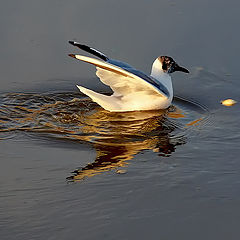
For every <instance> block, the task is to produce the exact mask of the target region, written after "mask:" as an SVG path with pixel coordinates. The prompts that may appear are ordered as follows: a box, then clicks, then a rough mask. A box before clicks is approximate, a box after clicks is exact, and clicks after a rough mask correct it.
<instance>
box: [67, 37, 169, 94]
mask: <svg viewBox="0 0 240 240" xmlns="http://www.w3.org/2000/svg"><path fill="white" fill-rule="evenodd" d="M69 43H70V44H72V45H74V46H77V47H78V48H80V49H82V50H84V51H86V52H88V53H91V54H93V55H95V56H97V57H99V58H101V59H102V60H104V61H102V60H98V59H95V58H91V57H86V56H82V55H75V54H69V56H70V57H73V58H76V59H79V60H81V61H84V62H87V63H90V64H93V65H95V66H96V67H97V72H96V74H97V76H98V77H99V78H100V80H101V81H102V82H103V83H104V84H106V85H108V86H110V87H111V89H112V90H113V91H114V94H117V95H126V94H128V93H131V92H138V91H154V92H155V93H157V94H160V95H162V96H163V97H166V98H168V97H169V96H170V94H169V91H168V90H167V88H166V87H165V86H164V85H163V84H161V83H160V82H159V81H156V80H155V79H154V78H152V77H150V76H148V75H146V74H145V73H143V72H141V71H138V70H137V69H135V68H133V67H132V66H130V65H129V64H127V63H123V62H120V61H117V60H113V59H109V58H108V57H107V56H106V55H105V54H103V53H102V52H100V51H98V50H96V49H94V48H91V47H88V46H86V45H83V44H80V43H77V42H74V41H69Z"/></svg>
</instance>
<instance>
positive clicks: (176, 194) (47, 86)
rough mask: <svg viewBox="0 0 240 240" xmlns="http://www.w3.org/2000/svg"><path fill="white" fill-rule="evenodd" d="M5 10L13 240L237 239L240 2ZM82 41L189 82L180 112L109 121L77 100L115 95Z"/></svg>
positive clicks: (6, 222) (59, 4) (3, 155)
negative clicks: (167, 66) (74, 43)
mask: <svg viewBox="0 0 240 240" xmlns="http://www.w3.org/2000/svg"><path fill="white" fill-rule="evenodd" d="M2 5H3V6H2V8H1V9H0V12H1V14H0V19H1V21H0V29H1V33H2V34H1V36H2V44H1V46H0V49H1V57H0V63H1V66H2V69H1V73H0V74H1V81H0V92H1V94H0V159H1V168H0V238H1V239H71V238H79V239H238V238H239V237H238V236H239V233H240V230H239V226H238V224H239V218H240V207H239V206H240V191H239V187H240V177H239V176H240V172H239V169H240V161H239V160H240V159H239V140H240V133H239V121H240V112H239V104H236V105H235V106H232V107H225V106H222V105H221V104H220V101H221V100H223V99H226V98H233V99H235V100H237V101H240V99H239V87H240V83H239V78H240V74H239V71H238V69H239V67H238V62H239V61H238V52H239V51H238V50H239V40H240V39H239V38H240V37H239V36H240V35H239V33H238V31H237V29H238V23H239V20H240V17H239V14H238V9H239V5H240V4H239V3H238V2H237V1H230V2H229V1H228V2H227V3H226V2H225V1H211V2H209V1H201V2H200V1H187V0H185V1H183V0H182V1H177V2H175V1H131V2H128V1H95V0H92V1H68V2H65V1H51V2H47V1H41V2H35V1H9V2H6V3H4V4H2ZM71 39H73V40H75V39H76V40H79V41H81V42H83V43H87V44H90V45H91V46H93V47H96V48H99V49H100V50H102V51H103V52H105V53H106V54H107V55H109V56H112V57H114V58H116V59H120V60H123V61H126V62H129V63H130V64H132V65H134V66H135V67H137V68H140V69H142V70H144V71H145V72H149V70H150V66H151V64H152V61H153V59H155V57H157V56H158V55H164V54H166V55H170V56H172V57H174V58H175V59H176V60H177V62H179V64H181V65H183V66H185V67H187V68H188V69H189V70H190V71H191V74H189V75H188V76H186V75H183V74H180V73H176V74H174V75H173V84H174V91H175V98H174V101H173V105H172V106H171V107H170V108H169V109H168V110H164V111H146V112H132V113H109V112H107V111H105V110H103V109H102V108H101V107H99V106H98V105H97V104H95V103H93V102H91V101H90V99H88V98H87V97H85V96H83V95H81V94H80V93H79V92H78V91H77V89H76V87H75V85H76V84H81V85H84V86H86V87H89V88H92V89H95V90H97V91H104V92H108V93H109V90H108V88H106V87H105V86H103V85H102V84H100V83H99V81H98V80H97V78H96V77H95V75H94V71H95V70H94V68H93V67H89V66H88V65H86V64H84V63H80V62H77V61H74V60H72V59H69V58H68V57H67V53H71V52H74V53H77V52H79V51H78V49H73V48H72V47H71V46H68V44H67V40H71Z"/></svg>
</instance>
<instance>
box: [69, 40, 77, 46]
mask: <svg viewBox="0 0 240 240" xmlns="http://www.w3.org/2000/svg"><path fill="white" fill-rule="evenodd" d="M68 43H70V44H72V45H73V46H75V45H76V42H74V41H68Z"/></svg>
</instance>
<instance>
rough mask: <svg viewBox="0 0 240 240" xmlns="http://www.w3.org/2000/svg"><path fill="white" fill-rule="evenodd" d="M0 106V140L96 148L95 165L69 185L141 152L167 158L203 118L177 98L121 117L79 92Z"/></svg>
mask: <svg viewBox="0 0 240 240" xmlns="http://www.w3.org/2000/svg"><path fill="white" fill-rule="evenodd" d="M0 101H1V105H0V124H1V125H0V137H1V140H4V139H6V138H9V137H11V136H14V134H17V133H18V132H19V131H25V132H32V133H35V134H39V133H41V134H44V135H45V136H47V137H48V138H49V141H51V139H53V138H54V139H62V140H72V141H77V142H79V143H82V142H87V143H90V144H91V145H92V146H93V147H94V148H95V149H96V153H97V156H96V159H95V161H94V162H92V163H89V164H88V165H87V166H85V167H80V168H78V169H76V170H75V171H74V172H73V173H72V175H71V176H70V177H68V178H67V179H68V180H69V181H78V180H82V179H84V178H86V177H91V176H94V175H97V174H100V173H103V172H106V171H110V170H112V169H118V168H119V167H125V166H127V164H128V163H129V160H131V159H132V158H133V157H134V156H135V155H136V154H138V153H139V152H142V151H144V150H151V151H154V152H155V153H157V154H159V155H160V156H165V157H167V156H170V155H171V154H172V153H173V152H174V151H175V150H176V147H177V146H178V145H182V144H185V143H186V140H187V138H188V136H189V132H190V133H191V134H193V129H194V130H196V129H197V126H201V124H202V123H203V122H204V119H206V114H205V113H206V111H205V110H204V108H202V107H200V106H199V105H196V104H194V103H191V102H187V101H186V100H182V99H178V98H176V99H175V100H174V105H173V106H171V107H170V108H169V109H168V110H158V111H142V112H125V113H111V112H108V111H106V110H104V109H102V108H101V107H99V106H98V105H96V104H95V103H93V102H92V101H90V100H89V99H88V98H86V97H83V96H82V95H79V93H50V94H25V93H12V94H6V95H2V96H1V98H0ZM13 133H14V134H13Z"/></svg>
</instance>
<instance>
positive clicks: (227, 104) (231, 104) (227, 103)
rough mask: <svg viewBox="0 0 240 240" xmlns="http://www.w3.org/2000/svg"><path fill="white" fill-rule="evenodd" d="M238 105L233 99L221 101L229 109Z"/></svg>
mask: <svg viewBox="0 0 240 240" xmlns="http://www.w3.org/2000/svg"><path fill="white" fill-rule="evenodd" d="M236 103H237V101H235V100H233V99H230V98H229V99H225V100H223V101H221V104H222V105H224V106H227V107H230V106H233V105H235V104H236Z"/></svg>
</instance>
